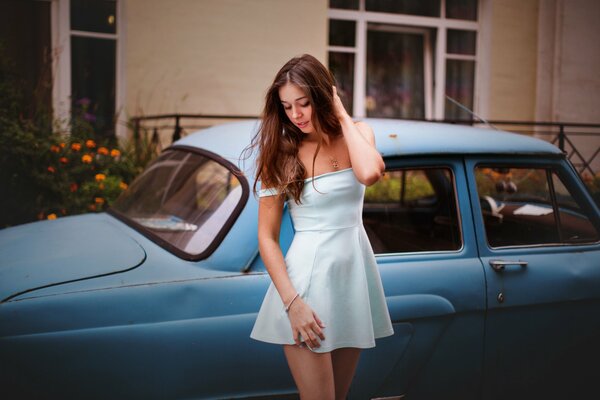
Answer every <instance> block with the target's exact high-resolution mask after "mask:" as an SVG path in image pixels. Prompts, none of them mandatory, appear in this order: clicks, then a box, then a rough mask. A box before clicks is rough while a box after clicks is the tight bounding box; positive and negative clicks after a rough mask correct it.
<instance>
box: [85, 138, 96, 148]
mask: <svg viewBox="0 0 600 400" xmlns="http://www.w3.org/2000/svg"><path fill="white" fill-rule="evenodd" d="M85 145H86V146H87V148H88V149H93V148H94V147H96V142H94V141H93V140H92V139H88V140H86V141H85Z"/></svg>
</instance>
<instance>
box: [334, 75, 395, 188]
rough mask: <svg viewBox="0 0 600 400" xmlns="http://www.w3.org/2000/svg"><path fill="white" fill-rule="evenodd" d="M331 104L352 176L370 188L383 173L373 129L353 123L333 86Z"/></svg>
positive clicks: (363, 124)
mask: <svg viewBox="0 0 600 400" xmlns="http://www.w3.org/2000/svg"><path fill="white" fill-rule="evenodd" d="M333 103H334V106H335V112H336V116H337V117H338V119H339V121H340V124H341V125H342V132H343V133H344V139H346V145H347V146H348V152H349V153H350V162H351V163H352V169H353V170H354V174H355V175H356V178H357V179H358V180H359V181H360V182H361V183H362V184H364V185H366V186H370V185H372V184H374V183H375V182H377V181H378V180H379V178H381V175H383V172H384V171H385V164H384V162H383V158H382V157H381V154H379V152H378V151H377V149H376V148H375V134H374V133H373V129H371V127H370V126H369V125H367V124H366V123H365V122H362V121H360V122H357V123H354V121H353V120H352V117H350V115H348V113H347V112H346V109H345V108H344V105H343V104H342V101H341V100H340V97H339V96H338V94H337V90H336V88H335V86H334V87H333Z"/></svg>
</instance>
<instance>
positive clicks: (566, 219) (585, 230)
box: [552, 173, 599, 243]
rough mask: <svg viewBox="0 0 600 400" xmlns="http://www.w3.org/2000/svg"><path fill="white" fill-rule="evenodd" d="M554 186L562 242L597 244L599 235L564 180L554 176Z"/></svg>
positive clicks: (554, 174)
mask: <svg viewBox="0 0 600 400" xmlns="http://www.w3.org/2000/svg"><path fill="white" fill-rule="evenodd" d="M552 184H553V185H554V192H555V193H556V202H557V204H558V207H559V209H560V221H559V222H560V228H561V237H562V241H563V242H566V243H578V242H595V241H597V240H599V234H598V231H597V230H596V228H594V225H593V224H592V223H591V222H590V220H589V218H588V217H587V216H586V212H584V210H583V208H582V207H580V206H579V204H578V202H577V201H576V200H575V199H574V198H573V196H571V194H570V193H569V191H568V190H567V188H566V186H565V185H564V184H563V182H562V180H561V179H560V178H559V177H558V175H556V173H553V174H552Z"/></svg>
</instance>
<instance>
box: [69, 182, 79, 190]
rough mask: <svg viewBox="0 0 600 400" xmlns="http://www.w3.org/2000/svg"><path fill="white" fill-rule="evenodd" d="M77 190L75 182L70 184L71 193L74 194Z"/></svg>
mask: <svg viewBox="0 0 600 400" xmlns="http://www.w3.org/2000/svg"><path fill="white" fill-rule="evenodd" d="M77 188H78V186H77V184H76V183H75V182H73V183H71V186H70V189H71V192H76V191H77Z"/></svg>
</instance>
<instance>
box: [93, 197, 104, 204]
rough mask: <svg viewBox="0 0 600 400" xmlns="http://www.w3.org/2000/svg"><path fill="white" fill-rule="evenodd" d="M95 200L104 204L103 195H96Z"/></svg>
mask: <svg viewBox="0 0 600 400" xmlns="http://www.w3.org/2000/svg"><path fill="white" fill-rule="evenodd" d="M94 201H95V202H96V203H97V204H104V199H103V198H102V197H94Z"/></svg>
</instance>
